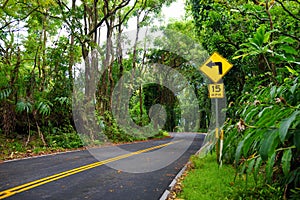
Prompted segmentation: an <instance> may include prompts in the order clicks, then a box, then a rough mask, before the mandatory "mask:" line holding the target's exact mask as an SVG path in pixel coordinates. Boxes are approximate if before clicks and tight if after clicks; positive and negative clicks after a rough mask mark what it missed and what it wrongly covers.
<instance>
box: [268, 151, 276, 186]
mask: <svg viewBox="0 0 300 200" xmlns="http://www.w3.org/2000/svg"><path fill="white" fill-rule="evenodd" d="M275 157H276V152H274V153H273V154H272V155H271V156H270V158H269V159H268V161H267V165H266V179H267V181H268V182H269V183H271V182H272V175H273V166H274V164H275Z"/></svg>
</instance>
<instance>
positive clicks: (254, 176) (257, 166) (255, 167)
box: [253, 156, 262, 182]
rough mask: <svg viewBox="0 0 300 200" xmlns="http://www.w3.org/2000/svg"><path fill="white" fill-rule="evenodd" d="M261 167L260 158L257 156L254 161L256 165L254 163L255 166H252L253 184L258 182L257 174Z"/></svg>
mask: <svg viewBox="0 0 300 200" xmlns="http://www.w3.org/2000/svg"><path fill="white" fill-rule="evenodd" d="M261 165H262V159H261V157H260V156H259V157H258V158H257V159H256V163H255V166H254V171H253V178H254V180H255V182H257V181H258V178H257V177H258V173H259V169H260V167H261Z"/></svg>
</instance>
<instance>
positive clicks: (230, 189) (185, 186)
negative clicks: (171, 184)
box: [177, 154, 283, 200]
mask: <svg viewBox="0 0 300 200" xmlns="http://www.w3.org/2000/svg"><path fill="white" fill-rule="evenodd" d="M191 161H192V163H193V164H192V169H190V171H188V172H187V174H186V176H185V177H184V180H183V181H182V183H181V184H182V190H181V192H180V193H179V194H177V199H185V200H218V199H220V200H226V199H243V200H244V199H274V200H275V199H283V198H282V194H283V191H282V189H281V188H278V187H275V186H270V185H267V184H264V183H262V182H261V181H259V182H258V183H257V184H256V183H255V182H254V179H253V176H251V175H249V176H248V178H247V181H246V175H238V176H237V177H236V180H235V174H236V171H235V169H234V167H233V166H231V165H223V166H222V167H221V168H219V166H218V164H217V162H216V156H215V155H214V154H212V155H207V156H206V157H205V158H202V159H201V158H197V157H195V156H193V157H192V158H191Z"/></svg>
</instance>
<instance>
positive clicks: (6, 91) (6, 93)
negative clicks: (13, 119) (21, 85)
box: [0, 88, 12, 101]
mask: <svg viewBox="0 0 300 200" xmlns="http://www.w3.org/2000/svg"><path fill="white" fill-rule="evenodd" d="M11 92H12V89H10V88H6V89H4V90H1V91H0V101H1V100H4V99H6V98H7V97H9V95H10V94H11Z"/></svg>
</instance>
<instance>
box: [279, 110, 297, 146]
mask: <svg viewBox="0 0 300 200" xmlns="http://www.w3.org/2000/svg"><path fill="white" fill-rule="evenodd" d="M299 113H300V111H298V110H296V111H294V112H293V114H292V115H291V116H289V117H288V118H285V119H283V120H282V121H281V122H280V127H279V138H280V141H281V142H282V143H284V141H285V139H286V135H287V133H288V130H289V128H290V126H291V124H292V123H293V121H294V120H295V119H296V116H297V115H298V114H299Z"/></svg>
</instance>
